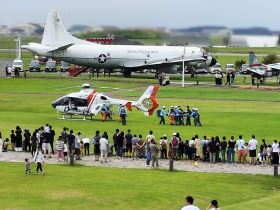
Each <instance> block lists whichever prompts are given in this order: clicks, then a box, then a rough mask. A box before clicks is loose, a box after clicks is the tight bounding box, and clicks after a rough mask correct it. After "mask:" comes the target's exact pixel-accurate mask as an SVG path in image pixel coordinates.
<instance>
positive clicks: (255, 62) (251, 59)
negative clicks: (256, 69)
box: [249, 51, 261, 66]
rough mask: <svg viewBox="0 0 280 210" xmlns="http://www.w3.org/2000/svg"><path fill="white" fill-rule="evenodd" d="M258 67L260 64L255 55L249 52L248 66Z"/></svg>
mask: <svg viewBox="0 0 280 210" xmlns="http://www.w3.org/2000/svg"><path fill="white" fill-rule="evenodd" d="M258 65H261V62H260V61H259V59H258V58H257V56H256V55H255V53H254V52H253V51H250V52H249V66H258Z"/></svg>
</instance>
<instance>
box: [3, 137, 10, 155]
mask: <svg viewBox="0 0 280 210" xmlns="http://www.w3.org/2000/svg"><path fill="white" fill-rule="evenodd" d="M8 146H9V139H8V138H6V139H5V141H4V143H3V152H8Z"/></svg>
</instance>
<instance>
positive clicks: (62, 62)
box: [60, 61, 70, 72]
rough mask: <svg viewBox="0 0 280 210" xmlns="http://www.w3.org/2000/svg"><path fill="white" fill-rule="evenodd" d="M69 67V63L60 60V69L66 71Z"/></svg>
mask: <svg viewBox="0 0 280 210" xmlns="http://www.w3.org/2000/svg"><path fill="white" fill-rule="evenodd" d="M69 68H70V64H69V63H67V62H65V61H61V65H60V71H64V72H65V71H68V69H69Z"/></svg>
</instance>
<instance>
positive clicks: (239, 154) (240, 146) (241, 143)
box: [235, 135, 245, 163]
mask: <svg viewBox="0 0 280 210" xmlns="http://www.w3.org/2000/svg"><path fill="white" fill-rule="evenodd" d="M244 146H245V141H244V140H243V139H242V135H240V136H239V139H238V140H237V141H236V144H235V147H236V149H237V158H238V163H241V162H242V163H244V157H245V155H244Z"/></svg>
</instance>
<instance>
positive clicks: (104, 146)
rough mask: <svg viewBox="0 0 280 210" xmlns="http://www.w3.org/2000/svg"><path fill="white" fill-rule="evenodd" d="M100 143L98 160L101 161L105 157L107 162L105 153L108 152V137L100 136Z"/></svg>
mask: <svg viewBox="0 0 280 210" xmlns="http://www.w3.org/2000/svg"><path fill="white" fill-rule="evenodd" d="M99 144H100V150H101V158H100V162H101V163H103V158H104V159H105V163H107V154H108V150H107V148H108V145H109V142H108V139H106V138H104V137H102V138H101V139H100V141H99Z"/></svg>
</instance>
